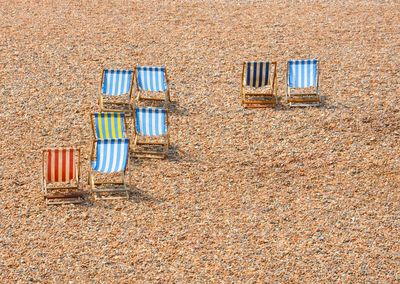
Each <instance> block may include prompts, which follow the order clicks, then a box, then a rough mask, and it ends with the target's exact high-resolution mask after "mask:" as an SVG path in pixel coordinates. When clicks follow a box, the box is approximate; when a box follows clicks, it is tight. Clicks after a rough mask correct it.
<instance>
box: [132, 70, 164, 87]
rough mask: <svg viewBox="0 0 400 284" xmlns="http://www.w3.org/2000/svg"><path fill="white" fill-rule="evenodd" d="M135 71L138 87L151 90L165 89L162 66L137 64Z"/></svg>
mask: <svg viewBox="0 0 400 284" xmlns="http://www.w3.org/2000/svg"><path fill="white" fill-rule="evenodd" d="M137 71H138V72H137V76H138V85H139V89H141V90H144V91H152V92H159V91H166V90H167V84H166V79H165V68H164V67H158V66H138V67H137ZM147 81H149V83H148V82H147ZM153 81H155V82H153ZM160 82H161V83H160Z"/></svg>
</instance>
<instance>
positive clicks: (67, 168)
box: [42, 148, 84, 205]
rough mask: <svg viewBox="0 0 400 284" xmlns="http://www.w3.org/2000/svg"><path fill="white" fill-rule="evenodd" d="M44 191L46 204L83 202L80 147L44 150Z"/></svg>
mask: <svg viewBox="0 0 400 284" xmlns="http://www.w3.org/2000/svg"><path fill="white" fill-rule="evenodd" d="M42 158H43V161H42V174H43V175H42V191H43V194H44V199H45V200H46V204H47V205H49V204H68V203H81V202H82V201H83V196H84V192H82V191H80V189H79V187H80V184H79V179H80V172H79V168H80V149H77V148H51V149H44V150H43V151H42Z"/></svg>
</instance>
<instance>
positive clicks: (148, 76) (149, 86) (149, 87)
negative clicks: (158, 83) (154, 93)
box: [146, 70, 152, 90]
mask: <svg viewBox="0 0 400 284" xmlns="http://www.w3.org/2000/svg"><path fill="white" fill-rule="evenodd" d="M146 84H147V90H151V89H152V88H151V82H150V70H147V72H146Z"/></svg>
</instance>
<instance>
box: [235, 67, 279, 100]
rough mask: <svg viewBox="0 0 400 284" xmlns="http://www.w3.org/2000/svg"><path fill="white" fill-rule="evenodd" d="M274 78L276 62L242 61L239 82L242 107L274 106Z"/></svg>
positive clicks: (275, 75) (275, 87) (275, 86)
mask: <svg viewBox="0 0 400 284" xmlns="http://www.w3.org/2000/svg"><path fill="white" fill-rule="evenodd" d="M276 79H277V68H276V62H261V61H260V62H243V71H242V83H241V96H242V105H243V107H245V108H259V107H275V106H276V103H277V97H276V94H277V83H276Z"/></svg>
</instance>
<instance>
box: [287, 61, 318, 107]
mask: <svg viewBox="0 0 400 284" xmlns="http://www.w3.org/2000/svg"><path fill="white" fill-rule="evenodd" d="M318 71H319V69H318V60H317V59H301V60H289V61H288V65H287V76H286V81H287V86H286V96H287V97H286V98H287V101H288V103H289V104H290V105H291V106H310V105H319V104H320V103H321V99H320V96H319V91H318V87H319V82H318V81H319V74H318V73H319V72H318Z"/></svg>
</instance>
